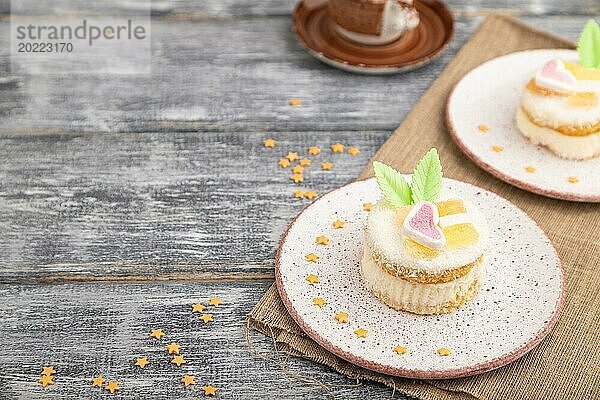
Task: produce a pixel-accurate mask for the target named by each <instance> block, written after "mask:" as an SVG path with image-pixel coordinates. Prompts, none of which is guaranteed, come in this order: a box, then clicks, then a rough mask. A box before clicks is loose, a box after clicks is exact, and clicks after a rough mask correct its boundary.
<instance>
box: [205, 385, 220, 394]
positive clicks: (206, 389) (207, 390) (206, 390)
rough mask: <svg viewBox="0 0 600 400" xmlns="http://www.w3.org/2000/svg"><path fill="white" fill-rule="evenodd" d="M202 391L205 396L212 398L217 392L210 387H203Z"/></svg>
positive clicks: (214, 388)
mask: <svg viewBox="0 0 600 400" xmlns="http://www.w3.org/2000/svg"><path fill="white" fill-rule="evenodd" d="M202 389H203V390H204V395H205V396H214V395H216V394H217V390H219V389H217V388H216V387H214V386H211V385H208V386H204V387H203V388H202Z"/></svg>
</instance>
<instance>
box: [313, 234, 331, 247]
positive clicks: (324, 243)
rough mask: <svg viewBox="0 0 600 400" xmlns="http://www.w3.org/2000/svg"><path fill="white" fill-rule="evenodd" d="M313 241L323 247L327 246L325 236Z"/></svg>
mask: <svg viewBox="0 0 600 400" xmlns="http://www.w3.org/2000/svg"><path fill="white" fill-rule="evenodd" d="M315 241H316V242H317V244H322V245H324V246H327V245H328V244H329V238H328V237H327V236H317V238H316V239H315Z"/></svg>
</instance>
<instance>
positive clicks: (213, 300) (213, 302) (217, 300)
mask: <svg viewBox="0 0 600 400" xmlns="http://www.w3.org/2000/svg"><path fill="white" fill-rule="evenodd" d="M208 304H210V305H211V306H215V307H218V306H219V305H220V304H221V299H220V298H218V297H212V298H211V299H210V300H209V301H208Z"/></svg>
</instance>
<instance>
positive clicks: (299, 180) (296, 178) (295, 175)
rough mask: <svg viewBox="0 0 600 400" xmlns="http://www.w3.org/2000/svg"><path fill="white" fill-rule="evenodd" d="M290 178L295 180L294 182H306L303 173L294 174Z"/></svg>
mask: <svg viewBox="0 0 600 400" xmlns="http://www.w3.org/2000/svg"><path fill="white" fill-rule="evenodd" d="M290 179H291V180H293V181H294V183H300V182H304V178H303V177H302V175H301V174H294V175H292V176H291V177H290Z"/></svg>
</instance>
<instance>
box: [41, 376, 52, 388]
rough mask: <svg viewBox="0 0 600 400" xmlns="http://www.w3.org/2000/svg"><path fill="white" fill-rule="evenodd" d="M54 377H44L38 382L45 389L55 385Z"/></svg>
mask: <svg viewBox="0 0 600 400" xmlns="http://www.w3.org/2000/svg"><path fill="white" fill-rule="evenodd" d="M53 379H54V377H53V376H52V375H42V377H41V378H40V380H39V381H38V382H39V383H40V384H41V385H42V386H43V387H46V386H48V385H54V381H53Z"/></svg>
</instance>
